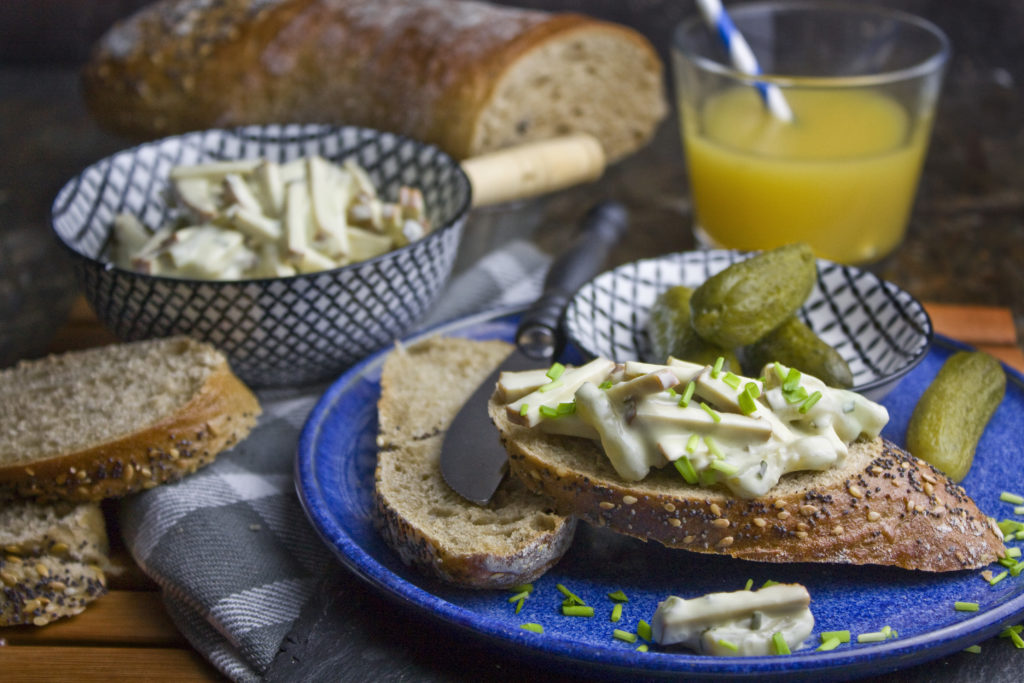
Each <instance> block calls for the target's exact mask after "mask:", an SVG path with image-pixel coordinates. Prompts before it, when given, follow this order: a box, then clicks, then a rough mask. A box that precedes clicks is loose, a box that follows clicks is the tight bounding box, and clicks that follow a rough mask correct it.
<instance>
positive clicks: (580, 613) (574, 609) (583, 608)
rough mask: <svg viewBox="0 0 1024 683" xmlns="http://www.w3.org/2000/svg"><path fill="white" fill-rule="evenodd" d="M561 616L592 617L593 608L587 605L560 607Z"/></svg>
mask: <svg viewBox="0 0 1024 683" xmlns="http://www.w3.org/2000/svg"><path fill="white" fill-rule="evenodd" d="M562 614H563V615H564V616H567V617H592V616H594V608H593V607H591V606H589V605H562Z"/></svg>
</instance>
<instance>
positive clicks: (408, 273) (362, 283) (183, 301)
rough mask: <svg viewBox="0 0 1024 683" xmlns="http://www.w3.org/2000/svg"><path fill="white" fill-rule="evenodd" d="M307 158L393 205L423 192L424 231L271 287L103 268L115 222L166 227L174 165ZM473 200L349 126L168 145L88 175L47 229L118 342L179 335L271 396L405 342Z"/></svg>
mask: <svg viewBox="0 0 1024 683" xmlns="http://www.w3.org/2000/svg"><path fill="white" fill-rule="evenodd" d="M313 154H319V155H320V156H323V157H324V158H326V159H330V160H333V161H341V160H343V159H348V158H352V159H353V160H355V161H356V162H357V163H358V164H359V165H360V166H362V167H363V168H365V169H366V170H367V172H368V173H369V175H370V177H371V178H372V179H373V181H374V183H375V184H376V186H377V188H378V190H379V191H380V194H381V195H382V196H383V197H386V198H387V199H389V200H391V201H394V200H395V198H396V197H397V195H398V188H399V186H401V185H413V186H416V187H418V188H420V189H421V190H422V192H423V196H424V200H425V204H426V207H427V213H428V217H429V219H430V221H431V224H432V225H433V226H434V229H433V230H432V231H431V232H430V233H429V234H428V235H427V236H426V237H424V238H423V239H420V240H418V241H416V242H413V243H412V244H409V245H408V246H405V247H402V248H401V249H397V250H395V251H392V252H390V253H388V254H384V255H382V256H378V257H376V258H373V259H370V260H367V261H363V262H360V263H355V264H352V265H348V266H344V267H341V268H336V269H333V270H327V271H323V272H319V273H311V274H306V275H296V276H293V277H281V278H265V279H253V280H236V281H223V282H222V281H215V282H214V281H200V280H187V279H181V278H172V277H159V276H151V275H143V274H140V273H136V272H132V271H127V270H123V269H121V268H118V267H116V266H114V265H112V264H111V263H109V262H108V261H107V260H106V259H105V258H104V256H103V254H104V251H105V249H106V247H107V243H108V240H109V239H110V236H111V231H112V222H113V219H114V216H115V215H116V214H118V213H119V212H122V211H128V212H131V213H134V214H135V215H136V216H138V217H139V218H140V220H142V222H143V223H144V224H145V225H146V226H148V227H150V228H151V229H153V228H156V227H159V226H161V225H163V224H164V223H166V222H167V221H169V220H171V219H173V218H174V217H175V215H174V209H173V208H172V207H171V206H170V205H169V204H168V203H167V201H166V196H167V187H168V172H169V171H170V169H171V167H172V166H175V165H178V164H194V163H198V162H203V161H214V160H230V159H240V158H266V159H270V160H273V161H277V162H284V161H288V160H291V159H295V158H298V157H302V156H309V155H313ZM470 199H471V190H470V185H469V180H468V178H467V177H466V175H465V173H463V171H462V169H461V167H460V166H459V165H458V163H456V162H455V161H454V160H452V159H451V158H450V157H449V156H447V155H446V154H444V153H443V152H441V151H440V150H439V149H437V148H435V147H432V146H429V145H425V144H422V143H419V142H416V141H414V140H410V139H408V138H405V137H402V136H398V135H393V134H390V133H382V132H378V131H375V130H370V129H365V128H357V127H337V126H325V125H270V126H249V127H244V128H238V129H232V130H207V131H201V132H196V133H188V134H184V135H178V136H174V137H169V138H165V139H162V140H158V141H155V142H151V143H146V144H143V145H140V146H138V147H134V148H132V149H128V150H125V151H122V152H119V153H117V154H114V155H113V156H110V157H108V158H106V159H103V160H102V161H99V162H97V163H95V164H93V165H92V166H89V167H88V168H86V169H85V170H84V171H82V173H80V174H79V175H78V176H76V177H75V178H73V179H72V180H70V181H69V182H68V183H67V184H66V185H65V186H64V187H63V188H62V189H61V190H60V192H59V193H58V195H57V198H56V199H55V200H54V202H53V207H52V225H53V229H54V230H55V231H56V233H57V237H58V238H59V239H60V241H61V242H63V244H64V245H65V246H66V247H67V248H68V249H69V250H70V251H71V253H72V255H73V256H74V261H75V269H76V274H77V275H78V277H79V279H80V282H81V284H82V287H83V288H84V291H85V296H86V298H87V299H88V300H89V302H90V304H91V305H92V307H93V309H94V310H95V311H96V314H97V316H98V317H99V318H100V319H101V320H102V321H103V322H104V323H105V324H106V325H107V326H108V327H109V328H110V329H111V330H112V331H113V332H114V334H116V335H117V336H118V337H119V338H120V339H122V340H137V339H147V338H151V337H167V336H171V335H175V334H187V335H190V336H192V337H195V338H198V339H201V340H204V341H207V342H210V343H212V344H214V345H215V346H217V347H218V348H220V349H221V350H222V351H224V352H225V353H226V354H227V356H228V358H229V360H230V362H231V366H232V368H233V369H234V371H235V372H236V373H237V374H238V375H239V377H241V378H242V379H243V380H244V381H246V382H247V383H249V384H251V385H253V386H282V385H292V384H304V383H308V382H315V381H320V380H325V379H330V378H332V377H335V376H337V375H338V374H339V373H340V372H341V371H342V370H343V369H344V368H346V367H348V366H349V365H351V364H352V363H354V362H356V361H358V360H359V359H361V358H363V357H364V356H366V355H368V354H370V353H372V352H374V351H376V350H378V349H380V348H382V347H384V346H386V345H388V344H389V343H391V342H392V341H393V340H394V339H396V338H399V337H401V336H402V335H403V334H405V333H406V332H407V331H408V330H409V329H410V328H411V327H412V326H413V325H414V324H415V323H416V321H417V320H418V319H419V318H420V317H422V315H423V314H424V313H425V312H426V310H427V309H428V308H429V307H430V305H431V304H432V303H433V302H434V300H435V299H436V297H437V295H438V294H439V292H440V290H441V288H442V286H443V285H444V284H445V282H446V281H447V279H448V276H449V275H450V273H451V268H452V265H453V263H454V260H455V256H456V253H457V251H458V244H459V240H460V238H461V236H462V229H463V226H464V222H465V219H466V214H467V213H468V211H469V206H470Z"/></svg>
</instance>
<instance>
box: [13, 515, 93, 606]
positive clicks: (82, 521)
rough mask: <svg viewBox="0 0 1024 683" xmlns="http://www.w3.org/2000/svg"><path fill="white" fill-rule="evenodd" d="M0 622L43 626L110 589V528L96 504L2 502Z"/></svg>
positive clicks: (85, 604)
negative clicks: (107, 526)
mask: <svg viewBox="0 0 1024 683" xmlns="http://www.w3.org/2000/svg"><path fill="white" fill-rule="evenodd" d="M0 550H2V551H3V552H0V626H15V625H19V624H32V625H35V626H44V625H46V624H48V623H50V622H51V621H54V620H55V619H58V618H61V617H69V616H74V615H75V614H79V613H80V612H81V611H82V610H84V609H85V608H86V606H87V605H88V604H89V603H91V602H92V601H93V600H95V599H96V598H98V597H99V596H101V595H103V594H104V593H105V592H106V583H107V582H106V575H105V571H104V570H105V568H106V567H107V566H108V565H109V561H108V557H107V552H108V544H107V532H106V526H105V522H104V519H103V514H102V512H100V508H99V506H98V505H97V504H96V503H78V504H72V503H57V504H54V505H44V504H39V503H33V502H29V501H18V502H14V503H10V504H8V505H5V506H3V507H0Z"/></svg>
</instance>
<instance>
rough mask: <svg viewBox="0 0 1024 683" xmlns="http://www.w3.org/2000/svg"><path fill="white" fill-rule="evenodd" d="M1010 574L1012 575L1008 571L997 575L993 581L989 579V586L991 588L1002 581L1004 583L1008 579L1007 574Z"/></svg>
mask: <svg viewBox="0 0 1024 683" xmlns="http://www.w3.org/2000/svg"><path fill="white" fill-rule="evenodd" d="M1009 573H1010V572H1008V571H1002V572H999V573H998V574H996V575H995V576H993V577H992V578H991V579H989V581H988V585H990V586H994V585H996V584H997V583H999V582H1000V581H1002V580H1003V579H1005V578H1006V575H1007V574H1009Z"/></svg>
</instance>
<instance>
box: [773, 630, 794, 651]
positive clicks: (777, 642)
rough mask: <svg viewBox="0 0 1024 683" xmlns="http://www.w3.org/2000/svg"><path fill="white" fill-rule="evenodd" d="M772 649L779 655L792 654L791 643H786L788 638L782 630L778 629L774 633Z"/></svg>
mask: <svg viewBox="0 0 1024 683" xmlns="http://www.w3.org/2000/svg"><path fill="white" fill-rule="evenodd" d="M772 649H773V650H774V651H775V654H777V655H788V654H791V653H790V651H789V644H788V643H786V638H785V637H784V636H783V635H782V631H776V632H775V633H773V634H772Z"/></svg>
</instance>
